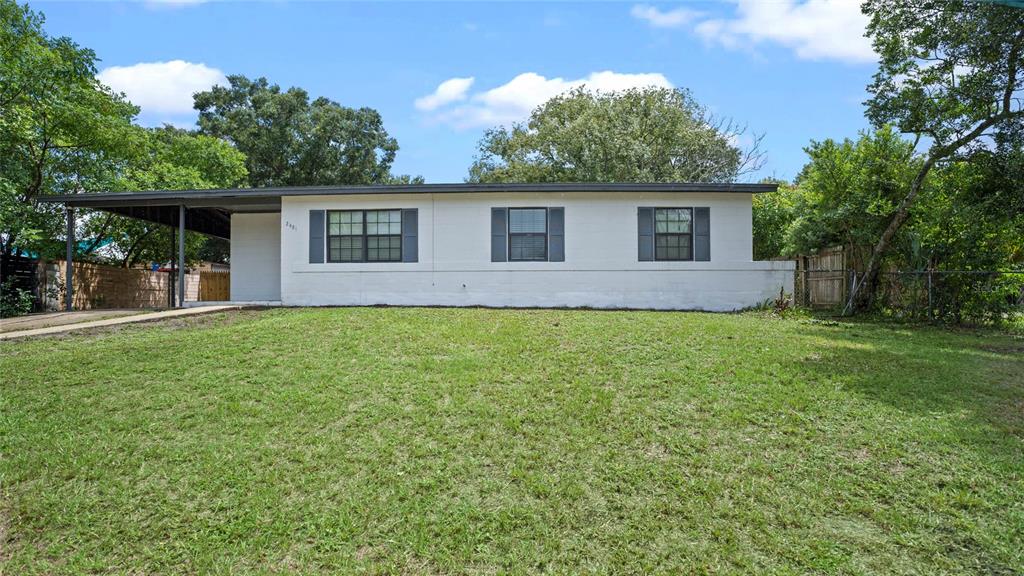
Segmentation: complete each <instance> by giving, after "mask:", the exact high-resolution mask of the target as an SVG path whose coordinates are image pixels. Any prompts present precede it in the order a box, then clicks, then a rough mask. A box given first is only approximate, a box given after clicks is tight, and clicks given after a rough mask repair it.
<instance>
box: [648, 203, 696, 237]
mask: <svg viewBox="0 0 1024 576" xmlns="http://www.w3.org/2000/svg"><path fill="white" fill-rule="evenodd" d="M691 220H692V214H691V213H690V209H689V208H661V209H658V210H656V211H655V214H654V222H655V224H654V228H655V230H654V231H655V232H656V233H658V234H689V233H690V224H691Z"/></svg>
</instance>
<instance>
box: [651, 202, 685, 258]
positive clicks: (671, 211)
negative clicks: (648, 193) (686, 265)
mask: <svg viewBox="0 0 1024 576" xmlns="http://www.w3.org/2000/svg"><path fill="white" fill-rule="evenodd" d="M654 259H655V260H693V209H692V208H658V209H656V210H655V211H654Z"/></svg>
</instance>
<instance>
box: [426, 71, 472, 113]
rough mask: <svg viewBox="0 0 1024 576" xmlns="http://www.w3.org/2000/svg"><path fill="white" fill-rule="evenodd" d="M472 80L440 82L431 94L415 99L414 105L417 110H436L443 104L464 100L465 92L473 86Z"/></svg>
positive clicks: (451, 79)
mask: <svg viewBox="0 0 1024 576" xmlns="http://www.w3.org/2000/svg"><path fill="white" fill-rule="evenodd" d="M473 80H474V78H473V77H472V76H470V77H469V78H450V79H448V80H445V81H444V82H441V84H439V85H438V86H437V90H434V93H433V94H428V95H426V96H424V97H422V98H417V99H416V102H415V105H416V109H417V110H426V111H429V110H436V109H437V108H440V107H441V106H444V105H445V104H451V103H452V102H458V101H460V100H465V99H466V92H469V88H470V86H472V85H473Z"/></svg>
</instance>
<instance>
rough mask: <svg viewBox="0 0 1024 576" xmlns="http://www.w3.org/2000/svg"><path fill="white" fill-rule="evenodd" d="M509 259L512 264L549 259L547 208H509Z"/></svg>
mask: <svg viewBox="0 0 1024 576" xmlns="http://www.w3.org/2000/svg"><path fill="white" fill-rule="evenodd" d="M508 259H509V260H510V261H512V262H517V261H519V262H521V261H534V260H541V261H544V260H547V259H548V210H547V208H509V211H508Z"/></svg>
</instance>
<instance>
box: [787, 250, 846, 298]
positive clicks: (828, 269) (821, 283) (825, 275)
mask: <svg viewBox="0 0 1024 576" xmlns="http://www.w3.org/2000/svg"><path fill="white" fill-rule="evenodd" d="M852 278H853V275H852V272H851V271H850V270H848V269H847V253H846V250H844V249H843V248H842V247H837V248H830V249H828V250H823V251H821V252H819V253H817V254H814V255H811V256H801V257H799V258H797V260H796V277H795V278H794V281H793V299H794V300H795V301H796V304H797V305H798V306H806V307H808V308H835V307H839V306H843V305H844V304H846V298H847V296H848V295H849V290H850V282H851V279H852Z"/></svg>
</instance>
